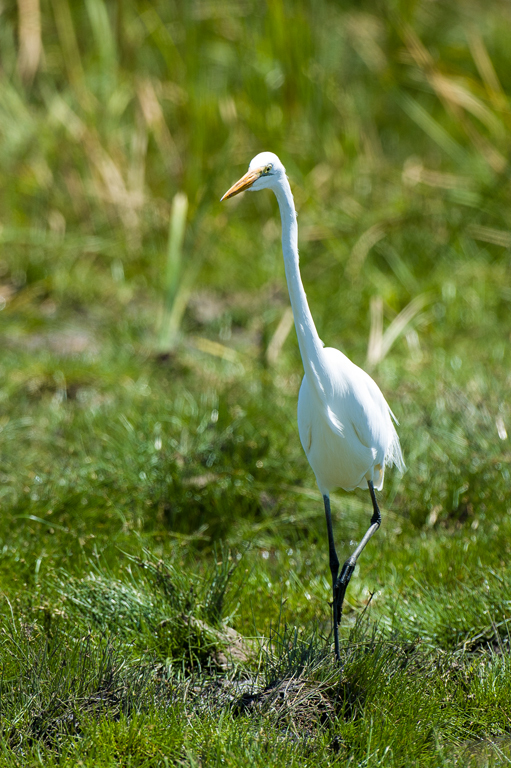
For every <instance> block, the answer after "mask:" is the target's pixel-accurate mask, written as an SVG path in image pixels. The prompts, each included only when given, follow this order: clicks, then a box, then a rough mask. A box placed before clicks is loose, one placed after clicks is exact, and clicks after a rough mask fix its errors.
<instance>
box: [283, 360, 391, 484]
mask: <svg viewBox="0 0 511 768" xmlns="http://www.w3.org/2000/svg"><path fill="white" fill-rule="evenodd" d="M318 374H319V375H318V376H317V377H316V381H315V382H310V381H309V380H308V378H307V375H305V376H304V379H303V381H302V386H301V388H300V395H299V398H298V430H299V433H300V440H301V442H302V446H303V448H304V450H305V453H306V455H307V458H308V460H309V463H310V465H311V467H312V469H313V471H314V474H315V475H316V479H317V482H318V486H319V488H320V490H321V492H322V493H330V491H332V490H334V489H335V488H343V489H344V490H347V491H348V490H353V489H354V488H357V487H361V488H365V487H367V481H368V480H371V481H372V482H373V484H374V487H375V488H377V489H381V488H382V486H383V478H384V471H385V466H386V465H387V464H395V465H396V466H397V467H398V468H399V469H401V470H402V469H404V463H403V458H402V455H401V448H400V445H399V438H398V436H397V433H396V430H395V428H394V424H393V423H392V418H393V417H392V412H391V410H390V408H389V406H388V404H387V402H386V400H385V398H384V397H383V395H382V393H381V391H380V389H379V387H378V385H377V384H376V383H375V382H374V381H373V379H372V378H371V377H370V376H369V374H367V373H366V372H365V371H363V370H362V369H361V368H359V367H358V366H356V365H355V364H354V363H352V362H351V360H349V358H347V357H346V356H345V355H343V353H342V352H340V351H339V350H337V349H333V348H328V347H327V348H326V349H323V350H322V355H321V371H318ZM317 381H320V382H321V386H322V391H318V386H317V383H316V382H317Z"/></svg>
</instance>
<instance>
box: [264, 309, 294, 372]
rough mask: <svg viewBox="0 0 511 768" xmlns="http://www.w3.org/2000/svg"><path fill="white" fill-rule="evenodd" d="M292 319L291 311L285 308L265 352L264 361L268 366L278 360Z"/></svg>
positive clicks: (291, 325) (292, 321) (291, 324)
mask: <svg viewBox="0 0 511 768" xmlns="http://www.w3.org/2000/svg"><path fill="white" fill-rule="evenodd" d="M293 323H294V318H293V310H292V309H291V307H286V309H285V310H284V314H283V315H282V317H281V318H280V322H279V324H278V325H277V328H276V329H275V333H274V334H273V336H272V337H271V339H270V343H269V344H268V348H267V350H266V360H267V362H268V365H275V363H276V362H277V360H278V359H279V355H280V353H281V352H282V347H283V346H284V343H285V341H286V339H287V337H288V336H289V333H290V331H291V328H292V327H293Z"/></svg>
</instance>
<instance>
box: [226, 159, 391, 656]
mask: <svg viewBox="0 0 511 768" xmlns="http://www.w3.org/2000/svg"><path fill="white" fill-rule="evenodd" d="M265 188H269V189H272V190H273V191H274V193H275V195H276V197H277V200H278V204H279V208H280V215H281V219H282V251H283V255H284V265H285V270H286V279H287V285H288V289H289V298H290V300H291V307H292V310H293V316H294V321H295V327H296V334H297V337H298V344H299V346H300V353H301V356H302V361H303V367H304V372H305V375H304V377H303V381H302V385H301V387H300V394H299V397H298V431H299V434H300V440H301V443H302V446H303V449H304V451H305V453H306V455H307V458H308V460H309V463H310V465H311V467H312V470H313V472H314V474H315V476H316V481H317V484H318V487H319V489H320V491H321V493H322V495H323V499H324V504H325V513H326V520H327V531H328V540H329V553H330V569H331V573H332V587H333V613H334V640H335V653H336V656H337V658H340V652H339V637H338V624H339V621H340V618H341V611H342V603H343V600H344V594H345V592H346V588H347V586H348V583H349V580H350V578H351V575H352V573H353V570H354V568H355V563H356V561H357V558H358V556H359V555H360V552H361V551H362V549H363V548H364V546H365V545H366V544H367V542H368V541H369V539H370V538H371V536H372V535H373V533H375V531H376V530H378V528H379V526H380V522H381V515H380V511H379V509H378V504H377V502H376V497H375V495H374V488H376V489H378V490H381V488H382V487H383V480H384V473H385V467H386V466H387V465H391V464H395V465H396V466H397V467H398V469H399V470H401V471H403V470H404V463H403V457H402V455H401V448H400V445H399V438H398V436H397V432H396V430H395V427H394V424H393V419H394V416H393V414H392V411H391V410H390V408H389V406H388V404H387V402H386V400H385V398H384V397H383V395H382V393H381V391H380V389H379V387H378V386H377V384H376V383H375V382H374V381H373V379H372V378H371V377H370V376H369V375H368V374H367V373H366V372H365V371H363V370H362V369H361V368H359V367H358V366H357V365H355V364H354V363H352V362H351V360H349V359H348V358H347V357H346V355H344V354H343V353H342V352H340V351H339V350H338V349H333V348H331V347H327V348H325V347H324V346H323V342H322V341H321V340H320V338H319V336H318V333H317V331H316V327H315V325H314V321H313V319H312V315H311V312H310V309H309V305H308V303H307V297H306V295H305V291H304V288H303V284H302V280H301V276H300V268H299V262H298V226H297V222H296V211H295V207H294V201H293V195H292V193H291V187H290V186H289V181H288V179H287V176H286V171H285V168H284V166H283V165H282V163H281V162H280V160H279V158H278V157H277V155H274V154H273V153H272V152H261V153H260V154H259V155H256V157H254V159H253V160H252V161H251V163H250V165H249V169H248V172H247V173H246V174H245V175H244V176H243V177H242V178H241V179H240V180H239V181H238V182H236V184H234V185H233V186H232V187H231V188H230V189H229V190H228V192H226V193H225V195H224V196H223V198H222V200H224V199H226V198H229V197H233V196H234V195H236V194H238V193H239V192H242V191H243V190H245V189H249V190H252V191H256V190H259V189H265ZM366 486H368V487H369V491H370V493H371V499H372V502H373V517H372V519H371V525H370V526H369V529H368V531H367V533H366V535H365V536H364V537H363V539H362V541H361V542H360V544H359V545H358V547H357V548H356V550H355V552H354V553H353V554H352V555H351V557H349V558H348V560H347V561H346V562H345V563H344V566H343V568H342V571H341V575H340V576H339V577H338V571H339V560H338V558H337V554H336V552H335V546H334V541H333V532H332V519H331V512H330V500H329V499H330V493H331V491H333V490H335V489H336V488H343V489H344V490H346V491H352V490H353V489H354V488H365V487H366Z"/></svg>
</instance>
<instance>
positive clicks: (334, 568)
mask: <svg viewBox="0 0 511 768" xmlns="http://www.w3.org/2000/svg"><path fill="white" fill-rule="evenodd" d="M323 501H324V503H325V515H326V529H327V533H328V554H329V558H330V573H331V574H332V595H333V600H332V607H333V614H334V644H335V656H336V658H337V660H338V661H340V659H341V654H340V653H339V622H340V620H341V616H340V614H339V613H338V612H337V600H336V585H337V576H338V574H339V558H338V557H337V552H336V551H335V544H334V532H333V529H332V512H331V510H330V499H329V497H328V496H326V495H325V496H323ZM341 605H342V604H341Z"/></svg>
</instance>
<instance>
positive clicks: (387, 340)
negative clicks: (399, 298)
mask: <svg viewBox="0 0 511 768" xmlns="http://www.w3.org/2000/svg"><path fill="white" fill-rule="evenodd" d="M430 300H431V298H430V296H429V294H426V293H422V294H420V295H419V296H416V297H415V298H414V299H412V300H411V302H410V303H409V304H407V305H406V307H405V308H404V309H402V310H401V312H400V313H399V315H397V317H395V318H394V320H393V321H392V322H391V324H390V325H389V327H388V328H387V330H386V331H385V333H383V300H382V299H381V297H379V296H375V297H373V299H372V300H371V330H370V333H369V345H368V349H367V358H366V365H367V367H368V368H369V369H371V368H374V366H375V365H377V364H378V363H379V362H381V361H382V360H383V359H384V357H385V356H386V355H387V354H388V352H389V350H390V348H391V347H392V345H393V344H394V342H395V341H396V339H398V338H399V336H401V334H402V333H404V331H405V329H406V328H407V326H408V325H409V324H410V323H411V321H412V320H413V318H414V317H415V316H416V315H417V314H418V313H419V312H420V311H421V309H423V308H424V307H425V306H426V304H427V303H428V302H429V301H430Z"/></svg>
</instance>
